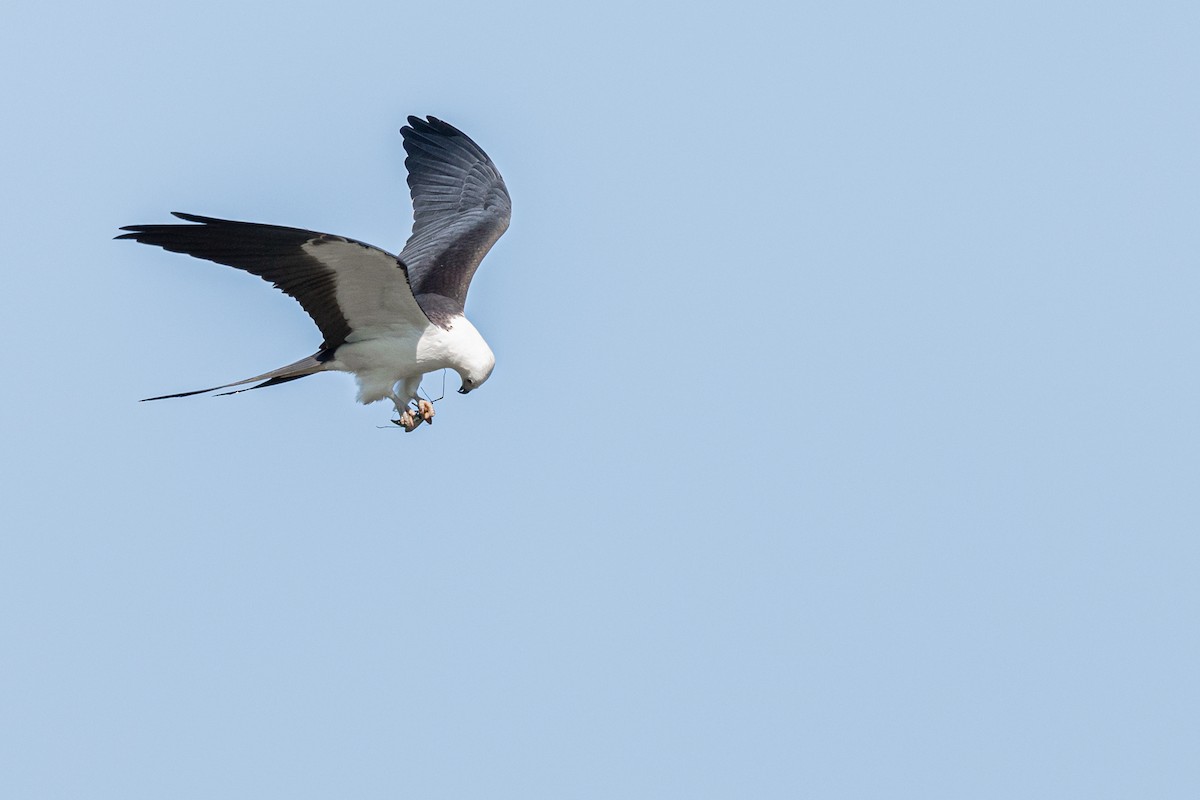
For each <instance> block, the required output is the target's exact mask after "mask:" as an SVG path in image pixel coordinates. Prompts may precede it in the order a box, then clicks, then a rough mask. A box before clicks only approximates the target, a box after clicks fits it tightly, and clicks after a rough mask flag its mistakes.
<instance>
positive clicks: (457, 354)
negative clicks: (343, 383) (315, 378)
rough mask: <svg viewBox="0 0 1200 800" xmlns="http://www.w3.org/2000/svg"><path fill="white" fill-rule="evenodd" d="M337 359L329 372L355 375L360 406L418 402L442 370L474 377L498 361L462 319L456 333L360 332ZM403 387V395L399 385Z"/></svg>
mask: <svg viewBox="0 0 1200 800" xmlns="http://www.w3.org/2000/svg"><path fill="white" fill-rule="evenodd" d="M352 339H354V341H347V342H346V343H345V344H343V345H342V346H341V347H339V348H338V349H337V351H336V352H335V353H334V358H333V360H331V361H329V362H327V363H326V367H325V368H326V369H330V370H338V371H341V372H349V373H352V374H353V375H354V377H355V379H356V380H357V381H358V402H360V403H364V404H365V403H374V402H377V401H379V400H386V399H391V400H393V401H395V400H400V401H402V402H408V401H409V400H412V399H415V396H416V391H417V388H418V387H419V386H420V383H421V378H422V376H424V375H425V374H426V373H429V372H436V371H437V370H440V369H447V368H449V369H454V370H456V371H458V372H460V373H461V372H463V371H470V369H471V367H472V365H474V364H477V363H479V362H481V361H485V360H489V359H491V360H494V358H493V356H492V351H491V348H489V347H488V345H487V342H485V341H484V340H483V337H482V336H480V335H479V331H477V330H476V329H475V326H474V325H472V324H471V323H470V321H468V320H467V318H466V317H462V316H459V317H456V318H455V319H454V320H453V323H452V325H451V327H450V330H446V329H444V328H440V327H438V326H436V325H427V326H426V327H425V328H424V330H418V329H416V328H415V327H412V326H406V325H389V326H387V327H386V328H385V329H376V330H371V329H366V330H358V331H355V334H354V336H353V337H352ZM401 382H403V384H404V385H403V386H402V387H400V388H399V389H398V388H397V386H396V384H397V383H401Z"/></svg>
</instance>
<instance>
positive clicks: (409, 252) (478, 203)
mask: <svg viewBox="0 0 1200 800" xmlns="http://www.w3.org/2000/svg"><path fill="white" fill-rule="evenodd" d="M408 123H409V124H408V126H405V127H403V128H401V129H400V133H401V135H402V136H403V137H404V150H405V152H407V153H408V157H407V158H406V159H405V160H404V165H405V167H407V168H408V186H409V189H410V191H411V192H412V200H413V232H412V236H410V237H409V239H408V243H407V244H405V245H404V249H403V250H402V251H400V260H401V261H403V262H404V265H405V267H406V268H407V270H408V280H409V285H410V286H411V287H412V290H413V294H414V295H415V296H416V298H417V302H418V303H420V305H421V308H422V310H423V311H425V314H426V316H428V317H429V319H430V321H432V322H434V323H435V324H439V325H443V326H444V325H445V322H446V320H447V318H448V317H449V316H452V315H453V314H454V313H461V312H462V309H463V305H464V303H466V300H467V289H468V288H469V287H470V285H471V278H472V277H473V276H474V275H475V270H476V269H477V268H478V267H479V262H480V261H482V260H483V257H484V256H485V255H486V254H487V252H488V250H490V249H491V247H492V245H493V244H495V243H496V240H497V239H499V238H500V236H501V235H502V234H503V233H504V231H506V230H507V229H508V221H509V217H510V216H511V213H512V203H511V201H510V200H509V197H508V189H507V188H505V186H504V180H503V179H502V178H501V177H500V173H499V172H498V171H497V170H496V166H495V165H494V164H493V163H492V160H491V159H490V158H488V156H487V153H485V152H483V150H482V149H481V148H480V147H479V145H477V144H475V142H473V141H471V139H470V137H468V136H467V135H466V134H464V133H463V132H462V131H460V130H458V129H457V128H455V127H454V126H453V125H449V124H447V123H445V122H442V121H441V120H440V119H437V118H435V117H429V119H428V120H423V119H420V118H418V117H409V118H408ZM409 126H411V127H409Z"/></svg>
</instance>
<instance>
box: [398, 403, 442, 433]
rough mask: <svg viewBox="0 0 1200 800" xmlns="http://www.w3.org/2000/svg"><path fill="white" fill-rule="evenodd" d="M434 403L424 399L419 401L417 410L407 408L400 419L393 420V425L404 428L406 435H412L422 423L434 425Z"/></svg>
mask: <svg viewBox="0 0 1200 800" xmlns="http://www.w3.org/2000/svg"><path fill="white" fill-rule="evenodd" d="M433 414H434V411H433V403H431V402H429V401H428V400H425V399H424V398H422V399H420V400H418V401H417V407H416V408H410V407H405V409H404V412H403V413H402V414H401V415H400V419H394V420H392V424H393V425H399V426H400V427H401V428H404V430H405V432H406V433H412V432H413V431H415V430H416V429H417V426H418V425H420V424H421V423H422V422H428V423H429V424H430V425H432V424H433Z"/></svg>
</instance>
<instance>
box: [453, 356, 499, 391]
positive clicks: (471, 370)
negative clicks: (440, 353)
mask: <svg viewBox="0 0 1200 800" xmlns="http://www.w3.org/2000/svg"><path fill="white" fill-rule="evenodd" d="M484 348H485V349H486V350H487V352H486V354H483V355H486V358H478V359H471V360H470V362H469V363H466V364H461V365H457V366H455V367H454V371H455V372H457V373H458V376H459V377H460V378H462V386H460V387H459V389H458V393H459V394H466V393H468V392H470V391H472V390H473V389H478V388H479V387H480V386H482V385H483V382H484V381H486V380H487V379H488V378H490V377H491V375H492V369H494V368H495V366H496V357H495V356H494V355H492V351H491V349H490V348H488V347H487V345H486V344H485V345H484Z"/></svg>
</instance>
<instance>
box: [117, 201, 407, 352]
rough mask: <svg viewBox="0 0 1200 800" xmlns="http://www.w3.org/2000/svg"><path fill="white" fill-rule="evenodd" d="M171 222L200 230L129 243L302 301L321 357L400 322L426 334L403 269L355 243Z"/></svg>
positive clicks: (146, 234)
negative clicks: (227, 270) (253, 278)
mask: <svg viewBox="0 0 1200 800" xmlns="http://www.w3.org/2000/svg"><path fill="white" fill-rule="evenodd" d="M174 216H176V217H178V218H179V219H182V220H186V221H187V222H198V223H200V224H199V225H131V226H129V227H126V228H122V229H121V230H123V231H129V232H128V233H125V234H122V235H121V236H118V237H117V238H118V239H133V240H135V241H138V242H142V243H143V244H152V245H156V246H158V247H161V248H163V249H164V250H170V251H171V252H173V253H186V254H188V255H190V256H195V257H196V258H203V259H205V260H207V261H215V262H216V263H218V264H225V265H226V266H230V267H235V268H237V269H240V270H245V271H246V272H249V273H251V274H252V275H257V276H259V277H260V278H263V279H265V280H268V281H271V282H272V283H274V284H275V286H276V287H278V288H280V289H282V290H283V291H284V292H286V293H287V294H289V295H291V296H292V297H294V298H295V299H296V300H297V301H299V303H300V305H301V306H302V307H303V308H304V310H305V311H307V312H308V315H309V316H310V317H312V319H313V322H315V323H316V324H317V327H318V328H320V330H321V334H322V335H323V336H324V337H325V341H324V342H323V343H322V345H321V350H322V352H323V353H332V352H333V351H334V350H336V349H337V348H338V347H339V346H340V345H341V344H343V343H344V342H345V341H346V339H347V337H349V336H351V334H352V333H355V332H356V331H360V330H362V329H365V328H369V327H371V326H373V325H376V324H378V325H387V324H388V323H389V322H394V321H395V319H396V318H397V317H401V318H403V319H405V320H406V321H408V322H410V323H417V319H416V318H419V320H420V322H419V324H420V327H424V324H425V322H424V315H423V314H422V313H421V311H420V309H419V308H418V307H417V305H416V303H415V302H414V299H413V297H412V293H411V291H410V289H409V286H408V282H407V280H406V278H405V275H404V268H403V266H402V265H401V264H400V262H399V261H398V260H397V259H396V257H395V256H393V255H391V254H389V253H385V252H384V251H383V250H380V249H379V248H376V247H372V246H371V245H368V244H363V243H362V242H357V241H355V240H353V239H346V238H344V237H341V236H333V235H331V234H327V233H317V232H315V231H307V230H303V229H300V228H285V227H282V226H279V225H260V224H258V223H254V222H233V221H230V220H223V219H214V218H212V217H201V216H196V215H194V214H179V213H176V214H174Z"/></svg>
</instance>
